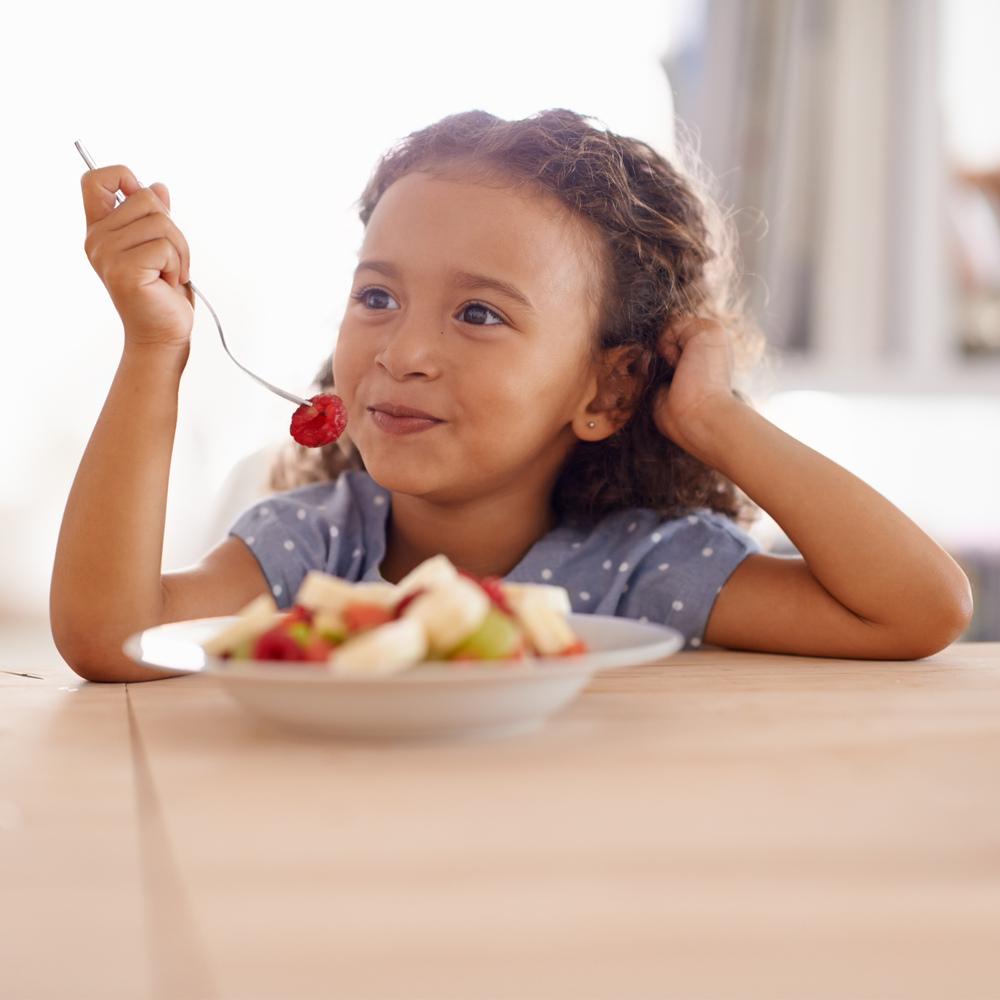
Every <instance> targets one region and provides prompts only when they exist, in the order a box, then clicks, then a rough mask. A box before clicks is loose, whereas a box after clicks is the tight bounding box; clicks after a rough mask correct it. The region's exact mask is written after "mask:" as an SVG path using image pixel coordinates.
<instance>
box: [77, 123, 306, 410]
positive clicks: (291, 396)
mask: <svg viewBox="0 0 1000 1000" xmlns="http://www.w3.org/2000/svg"><path fill="white" fill-rule="evenodd" d="M73 145H74V146H76V149H77V152H78V153H79V154H80V155H81V156H82V157H83V161H84V163H86V164H87V166H88V167H89V168H90V169H91V170H96V169H97V165H96V164H95V163H94V160H93V158H92V157H91V155H90V153H88V152H87V150H86V147H85V146H84V145H83V143H82V142H80V140H79V139H77V140H76V141H75V142H74V143H73ZM140 186H144V185H140ZM115 201H116V202H117V204H118V205H123V204H124V203H125V198H124V196H123V195H122V193H121V192H120V191H116V192H115ZM187 287H188V288H190V289H191V291H192V292H194V294H195V295H197V296H198V298H199V299H201V301H202V302H204V303H205V305H206V306H207V307H208V311H209V312H210V313H211V314H212V319H214V320H215V325H216V327H218V330H219V340H221V341H222V347H223V349H224V350H225V352H226V354H228V355H229V357H230V358H232V360H233V363H234V364H236V365H237V366H238V367H239V368H242V369H243V371H245V372H246V373H247V375H249V376H250V377H251V378H252V379H256V380H257V381H258V382H259V383H260V384H261V385H262V386H264V388H265V389H270V390H271V392H273V393H275V394H276V395H278V396H281V398H282V399H287V400H288V401H289V402H290V403H296V404H298V405H300V406H311V405H312V404H311V403H310V402H309V400H308V399H303V398H302V397H301V396H296V395H295V393H293V392H285V390H284V389H279V388H278V387H277V386H276V385H271V383H270V382H268V381H266V380H265V379H262V378H261V377H260V376H259V375H255V374H254V373H253V372H252V371H250V369H249V368H247V366H246V365H244V364H241V363H240V362H239V361H237V360H236V358H234V357H233V352H232V351H231V350H229V345H228V344H227V343H226V337H225V335H224V334H223V332H222V324H221V323H220V322H219V317H218V316H216V315H215V310H214V309H213V308H212V303H211V302H209V301H208V299H206V298H205V296H204V295H202V294H201V292H200V291H199V290H198V289H197V288H195V286H194V282H193V281H188V282H187Z"/></svg>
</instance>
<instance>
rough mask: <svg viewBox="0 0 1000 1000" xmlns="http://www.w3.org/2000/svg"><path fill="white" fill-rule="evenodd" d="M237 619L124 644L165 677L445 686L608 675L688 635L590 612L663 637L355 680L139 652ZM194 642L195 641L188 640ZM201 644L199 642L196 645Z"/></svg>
mask: <svg viewBox="0 0 1000 1000" xmlns="http://www.w3.org/2000/svg"><path fill="white" fill-rule="evenodd" d="M237 617H238V616H237V615H208V616H205V617H203V618H188V619H182V620H180V621H176V622H163V623H161V624H160V625H153V626H151V627H150V628H146V629H140V630H139V631H138V632H134V633H133V634H132V635H130V636H128V638H127V639H126V640H125V641H124V642H123V643H122V651H123V652H124V653H125V655H126V656H128V657H129V658H130V659H132V660H133V661H134V662H136V663H138V664H140V665H141V666H144V667H146V668H147V669H150V670H158V671H161V672H162V673H164V674H167V675H171V676H178V675H180V674H196V675H197V674H205V675H210V676H214V677H220V678H223V679H225V680H249V681H262V682H275V681H278V682H282V681H293V682H298V683H310V682H311V683H322V684H330V683H333V684H337V685H344V684H362V685H365V686H369V685H372V684H394V685H399V684H406V683H415V684H428V683H434V682H441V681H451V682H455V681H458V682H460V683H466V682H476V681H489V680H492V681H497V680H518V679H525V680H540V679H544V678H546V677H553V678H555V677H560V678H563V677H568V676H575V675H578V674H580V673H585V674H588V675H589V674H594V673H598V672H600V671H604V670H616V669H623V668H626V667H632V666H641V665H642V664H645V663H650V662H652V661H654V660H660V659H665V658H667V657H669V656H673V655H674V654H675V653H677V652H679V651H680V650H681V649H683V647H684V641H685V640H684V635H683V633H681V632H680V631H679V630H677V629H676V628H674V627H673V626H672V625H665V624H661V623H659V622H642V621H639V620H638V619H636V618H628V617H627V616H624V615H597V614H587V613H586V612H571V613H570V614H569V615H568V616H567V618H568V620H569V622H570V624H572V623H573V621H574V620H576V619H580V618H586V619H589V620H593V619H601V620H606V621H613V622H615V623H617V624H620V623H622V622H628V623H629V624H630V626H632V627H635V628H638V629H650V630H651V631H654V632H657V633H660V634H661V636H662V638H661V639H660V640H659V641H658V642H651V643H650V644H648V645H647V646H645V647H638V648H637V649H635V650H634V652H635V653H636V655H637V657H638V659H634V658H630V660H629V662H627V663H616V662H611V663H608V662H606V661H607V660H615V659H617V658H618V657H620V655H621V653H622V649H621V648H619V649H607V650H600V651H598V652H594V653H584V654H582V655H581V656H579V657H565V658H563V657H537V658H535V659H533V660H527V661H519V660H494V661H491V662H490V664H489V665H488V666H487V665H480V664H478V663H476V662H474V661H472V662H468V661H463V664H462V666H460V667H459V666H456V665H455V664H454V663H451V662H449V661H446V660H436V661H428V662H427V664H426V665H421V666H418V667H410V668H407V669H405V670H401V671H399V672H397V673H389V674H382V675H378V674H373V675H367V676H366V675H350V676H344V675H339V674H336V673H334V672H333V671H331V670H327V669H323V666H324V665H323V664H317V665H316V666H300V665H299V664H298V663H295V662H294V661H290V662H288V663H282V664H281V665H280V666H278V665H276V664H274V665H272V664H269V663H267V662H266V661H263V660H249V661H237V662H235V663H234V662H233V661H230V660H224V659H222V658H221V657H218V656H213V655H212V654H210V653H204V654H203V655H204V658H205V665H204V667H200V668H196V669H189V668H185V667H168V666H165V665H164V664H162V663H150V662H149V661H148V660H144V659H142V657H141V655H140V653H139V649H140V642H141V639H142V637H143V636H144V635H145V634H147V633H149V632H156V631H159V630H166V629H176V628H178V627H180V626H185V625H195V624H200V623H202V622H205V623H207V622H216V621H217V622H219V623H220V626H221V624H222V623H224V622H226V621H227V620H228V621H231V620H234V619H236V618H237ZM188 641H191V640H188ZM193 644H194V645H197V643H193Z"/></svg>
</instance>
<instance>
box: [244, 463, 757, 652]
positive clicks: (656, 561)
mask: <svg viewBox="0 0 1000 1000" xmlns="http://www.w3.org/2000/svg"><path fill="white" fill-rule="evenodd" d="M391 503H392V497H391V495H390V494H389V492H388V491H387V490H384V489H383V488H382V487H380V486H379V485H378V484H377V483H376V482H375V481H374V480H373V479H372V478H371V476H369V475H368V473H367V472H361V471H357V470H349V471H347V472H344V473H342V474H341V475H340V476H339V477H338V478H337V479H336V480H334V481H331V482H323V483H314V484H311V485H309V486H303V487H300V488H299V489H295V490H289V491H288V492H285V493H278V494H275V495H274V496H271V497H268V498H266V499H264V500H261V501H259V502H258V503H256V504H254V505H253V506H252V507H250V508H249V509H248V510H246V511H244V512H243V513H242V514H241V515H240V516H239V518H237V520H236V522H235V523H234V524H233V526H232V528H231V529H230V532H229V533H230V535H235V536H236V537H238V538H241V539H242V540H243V541H244V542H245V543H246V545H247V546H248V547H249V549H250V551H251V552H252V553H253V554H254V556H255V557H256V559H257V561H258V563H260V567H261V570H262V571H263V573H264V576H265V578H266V579H267V582H268V584H269V585H270V587H271V591H272V593H273V594H274V597H275V599H276V601H277V603H278V606H279V607H282V608H287V607H290V606H291V604H292V601H293V600H294V597H295V594H296V592H297V591H298V589H299V585H300V584H301V583H302V580H303V578H304V577H305V575H306V573H308V572H309V571H310V570H314V569H318V570H322V571H323V572H325V573H330V574H332V575H334V576H338V577H340V578H341V579H344V580H348V581H350V582H352V583H354V582H358V581H383V580H384V578H383V577H382V574H381V573H380V572H379V567H380V566H381V564H382V561H383V560H384V558H385V549H386V520H387V516H388V514H389V510H390V506H391ZM759 551H760V546H759V544H758V543H757V541H756V540H755V539H754V538H752V537H751V536H750V535H748V534H747V533H746V532H745V531H743V530H742V529H741V528H740V527H738V526H737V525H736V524H735V523H734V522H733V521H732V520H731V519H730V518H728V517H726V516H725V515H723V514H719V513H717V512H715V511H712V510H710V509H708V508H703V509H701V510H699V511H696V512H694V513H691V514H688V515H686V516H683V517H678V518H673V519H670V520H663V519H662V517H661V516H660V515H658V514H657V513H656V512H655V511H653V510H650V509H648V508H634V509H630V510H622V511H615V512H614V513H612V514H608V515H607V516H606V517H604V518H603V519H602V520H601V521H600V522H599V523H598V524H597V525H595V526H594V527H591V528H578V527H570V526H567V525H559V526H556V527H555V528H553V529H552V530H551V531H550V532H549V533H548V534H547V535H545V536H544V537H542V538H540V539H539V540H538V541H537V542H536V543H535V544H534V545H533V546H532V547H531V549H529V551H528V552H527V554H526V555H525V556H524V558H523V559H522V560H521V561H520V562H519V563H518V564H517V566H515V567H514V569H512V570H511V571H510V573H508V574H507V575H506V577H505V579H507V580H510V581H512V582H518V583H551V584H556V585H558V586H561V587H565V588H566V590H567V592H568V593H569V597H570V603H571V605H572V608H573V610H574V611H576V612H581V613H585V614H600V615H617V616H619V617H625V618H635V619H638V620H639V621H650V622H659V623H661V624H664V625H670V626H671V627H672V628H675V629H677V630H678V631H679V632H680V633H681V634H682V635H683V636H684V640H685V648H686V649H695V648H697V647H698V646H700V645H701V642H702V638H703V636H704V633H705V625H706V623H707V621H708V617H709V614H710V613H711V611H712V606H713V604H714V603H715V599H716V597H717V596H718V594H719V592H720V591H721V590H722V587H723V585H724V584H725V582H726V580H728V579H729V576H730V574H731V573H732V572H733V570H735V569H736V567H737V566H738V565H739V564H740V563H741V562H742V561H743V559H744V558H746V556H748V555H750V554H751V553H754V552H759Z"/></svg>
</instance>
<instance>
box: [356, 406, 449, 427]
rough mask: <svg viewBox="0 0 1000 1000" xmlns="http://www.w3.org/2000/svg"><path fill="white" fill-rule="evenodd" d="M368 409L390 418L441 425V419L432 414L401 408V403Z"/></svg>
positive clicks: (409, 407) (405, 407)
mask: <svg viewBox="0 0 1000 1000" xmlns="http://www.w3.org/2000/svg"><path fill="white" fill-rule="evenodd" d="M368 409H369V410H377V411H379V412H380V413H388V414H389V416H390V417H415V418H416V419H418V420H434V421H436V422H438V423H441V418H440V417H435V416H434V414H433V413H427V412H426V411H424V410H417V409H414V407H412V406H403V405H402V404H401V403H388V402H386V403H375V404H374V405H373V406H369V407H368Z"/></svg>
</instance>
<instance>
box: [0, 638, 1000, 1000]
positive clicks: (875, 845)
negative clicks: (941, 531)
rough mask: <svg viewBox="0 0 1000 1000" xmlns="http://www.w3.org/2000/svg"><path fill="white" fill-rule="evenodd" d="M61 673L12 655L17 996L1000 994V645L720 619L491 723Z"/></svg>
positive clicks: (12, 943) (0, 941) (108, 999)
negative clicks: (461, 725) (389, 741)
mask: <svg viewBox="0 0 1000 1000" xmlns="http://www.w3.org/2000/svg"><path fill="white" fill-rule="evenodd" d="M0 666H4V667H6V668H10V669H17V666H16V664H14V663H11V662H4V663H2V664H0ZM43 673H44V679H42V680H35V679H32V678H22V677H12V676H9V675H4V674H0V699H2V703H3V713H2V716H0V737H2V749H3V753H2V756H0V844H2V845H3V851H2V856H0V892H2V897H0V900H2V902H0V907H2V909H0V914H2V916H0V996H2V997H3V998H5V1000H7V998H10V1000H22V998H25V1000H45V998H50V997H51V998H59V1000H65V998H67V997H71V996H72V997H100V998H101V1000H113V998H118V997H121V998H128V1000H136V998H145V997H151V998H155V1000H196V998H225V1000H230V998H231V1000H263V998H269V1000H270V998H276V1000H277V998H280V1000H304V998H310V1000H311V998H320V997H323V998H327V997H338V998H349V1000H361V998H424V997H426V998H434V1000H451V998H455V1000H459V998H461V1000H471V998H494V997H502V998H517V1000H525V998H544V1000H550V998H563V997H566V998H574V1000H578V998H590V997H594V998H597V997H600V998H614V1000H622V998H627V1000H631V998H647V997H648V998H673V997H678V998H681V997H683V998H699V1000H700V998H705V1000H708V998H712V1000H717V998H734V1000H735V998H739V1000H748V998H758V997H759V998H767V1000H774V998H785V997H788V998H793V997H794V998H797V1000H798V998H805V1000H825V998H831V1000H832V998H836V1000H844V998H849V1000H856V998H868V997H872V998H880V1000H882V998H897V997H898V998H906V1000H913V998H923V997H927V998H934V1000H940V998H949V1000H952V998H956V1000H958V998H961V1000H972V998H984V1000H986V998H989V1000H995V998H997V997H1000V801H998V795H1000V643H982V644H958V645H955V646H952V647H950V648H949V649H947V650H945V651H943V652H942V653H939V654H938V655H937V656H934V657H931V658H929V659H926V660H922V661H918V662H901V663H887V662H858V661H849V660H820V659H805V658H795V657H781V656H770V655H759V654H749V653H734V652H728V651H723V650H718V649H712V648H709V647H706V648H704V649H702V650H699V651H697V652H692V653H684V654H680V655H677V656H675V657H673V658H671V659H669V660H667V661H664V662H663V663H662V664H656V665H653V666H644V667H639V668H634V669H628V670H622V671H615V672H610V673H607V674H604V675H601V676H599V677H598V678H597V679H595V681H594V682H593V683H592V684H591V685H590V687H589V688H587V690H586V691H585V692H584V693H583V694H582V695H581V696H580V697H579V698H578V699H577V700H576V701H575V702H573V704H572V705H570V706H569V707H568V708H567V709H565V710H564V711H563V712H562V713H560V714H558V715H557V716H555V717H553V719H552V720H551V721H550V723H549V724H548V725H547V726H546V727H545V728H544V729H542V730H541V731H539V732H537V733H535V734H532V735H528V736H522V737H512V738H508V739H503V740H495V741H492V742H479V743H466V744H409V745H407V744H402V745H381V746H380V745H366V744H360V743H338V742H334V741H328V740H322V739H312V738H302V737H297V736H291V735H285V734H283V733H281V732H279V731H275V730H273V729H269V728H266V727H265V726H264V724H261V723H257V722H255V721H254V720H253V719H252V718H251V717H250V716H248V715H246V714H244V713H243V711H242V710H241V709H240V708H239V707H238V706H237V705H236V704H235V703H234V702H232V701H230V699H229V698H228V697H227V696H226V695H225V693H224V692H223V691H222V690H221V689H219V688H218V687H217V686H216V682H215V681H214V679H213V678H211V677H206V676H190V677H181V678H173V679H166V680H161V681H155V682H151V683H145V684H132V685H128V686H124V685H95V684H87V683H84V682H82V681H80V680H79V679H78V678H76V677H75V675H73V674H71V673H70V672H69V671H68V668H66V667H65V666H64V665H63V664H61V663H58V661H57V660H55V659H53V661H52V663H51V666H50V667H48V668H46V669H45V670H44V671H43Z"/></svg>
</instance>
